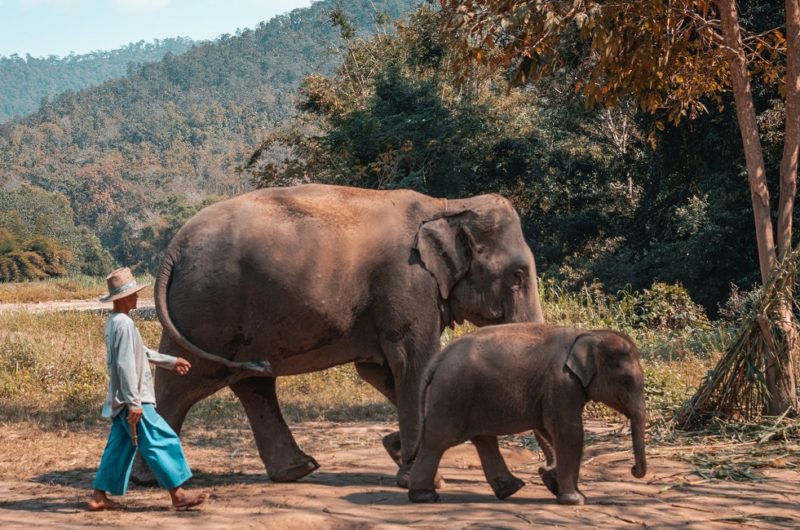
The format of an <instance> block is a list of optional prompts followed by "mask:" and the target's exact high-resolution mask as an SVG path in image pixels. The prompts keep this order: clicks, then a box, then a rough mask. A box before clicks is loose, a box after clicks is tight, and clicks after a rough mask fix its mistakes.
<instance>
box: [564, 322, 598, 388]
mask: <svg viewBox="0 0 800 530" xmlns="http://www.w3.org/2000/svg"><path fill="white" fill-rule="evenodd" d="M595 350H596V346H595V339H594V337H592V335H590V334H584V335H580V336H578V338H577V339H576V340H575V343H574V344H573V345H572V349H571V350H570V351H569V355H567V363H566V364H567V368H569V370H570V371H571V372H572V373H573V374H575V375H576V376H577V378H578V379H580V380H581V384H582V385H583V388H587V387H588V386H589V383H591V382H592V379H594V374H595V373H596V372H597V363H596V362H595V358H594V355H595Z"/></svg>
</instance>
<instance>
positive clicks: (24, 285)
mask: <svg viewBox="0 0 800 530" xmlns="http://www.w3.org/2000/svg"><path fill="white" fill-rule="evenodd" d="M136 281H137V282H139V283H149V284H151V285H150V287H148V288H146V289H144V290H143V291H141V292H140V296H142V297H147V298H151V297H152V296H153V287H152V283H153V277H152V276H150V275H138V276H136ZM107 292H108V291H107V287H106V280H105V278H102V277H100V278H95V277H93V276H68V277H64V278H53V279H49V280H43V281H33V282H16V283H0V303H2V304H21V303H31V302H49V301H54V300H95V299H97V298H98V297H99V296H101V295H103V294H106V293H107Z"/></svg>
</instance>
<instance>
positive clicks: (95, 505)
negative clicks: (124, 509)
mask: <svg viewBox="0 0 800 530" xmlns="http://www.w3.org/2000/svg"><path fill="white" fill-rule="evenodd" d="M86 506H87V508H89V511H90V512H99V511H102V510H116V509H118V508H119V506H120V505H119V503H118V502H114V501H112V500H111V499H109V498H108V496H107V495H106V492H105V491H100V490H94V493H92V498H91V500H90V501H89V502H88V503H87V504H86Z"/></svg>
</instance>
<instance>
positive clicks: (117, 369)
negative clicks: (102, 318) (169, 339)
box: [103, 313, 177, 418]
mask: <svg viewBox="0 0 800 530" xmlns="http://www.w3.org/2000/svg"><path fill="white" fill-rule="evenodd" d="M104 334H105V339H106V364H107V366H108V394H107V395H106V400H105V403H103V416H104V417H106V418H112V417H114V416H116V415H117V414H119V413H120V411H122V409H124V408H125V407H131V408H141V406H142V403H152V404H153V405H155V403H156V393H155V389H154V388H153V374H152V373H151V372H150V364H149V362H152V363H153V364H155V365H157V366H162V367H164V368H168V369H170V370H171V369H174V368H175V362H176V361H177V357H173V356H171V355H165V354H163V353H159V352H157V351H153V350H151V349H149V348H146V347H145V345H144V343H143V342H142V337H141V335H140V334H139V330H138V329H136V325H135V324H134V323H133V320H131V318H130V317H129V316H128V315H126V314H124V313H110V314H109V315H108V319H107V320H106V326H105V330H104ZM148 361H149V362H148Z"/></svg>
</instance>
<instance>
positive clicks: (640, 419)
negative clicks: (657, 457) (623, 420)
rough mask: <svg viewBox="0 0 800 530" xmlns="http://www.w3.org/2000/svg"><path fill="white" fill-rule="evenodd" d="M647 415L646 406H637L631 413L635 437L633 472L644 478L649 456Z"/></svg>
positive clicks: (634, 474)
mask: <svg viewBox="0 0 800 530" xmlns="http://www.w3.org/2000/svg"><path fill="white" fill-rule="evenodd" d="M646 422H647V415H646V414H645V412H644V406H641V407H637V410H635V411H633V413H632V414H631V437H632V438H633V456H634V458H635V463H634V465H633V467H632V468H631V473H632V474H633V476H634V477H636V478H642V477H643V476H644V475H645V473H647V457H646V456H645V451H644V431H645V423H646Z"/></svg>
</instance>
